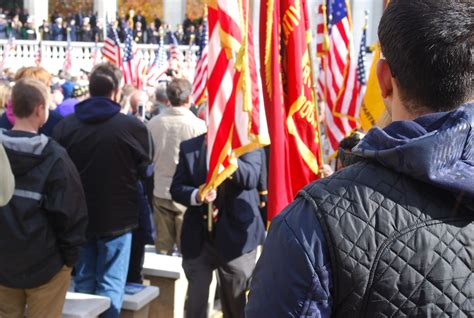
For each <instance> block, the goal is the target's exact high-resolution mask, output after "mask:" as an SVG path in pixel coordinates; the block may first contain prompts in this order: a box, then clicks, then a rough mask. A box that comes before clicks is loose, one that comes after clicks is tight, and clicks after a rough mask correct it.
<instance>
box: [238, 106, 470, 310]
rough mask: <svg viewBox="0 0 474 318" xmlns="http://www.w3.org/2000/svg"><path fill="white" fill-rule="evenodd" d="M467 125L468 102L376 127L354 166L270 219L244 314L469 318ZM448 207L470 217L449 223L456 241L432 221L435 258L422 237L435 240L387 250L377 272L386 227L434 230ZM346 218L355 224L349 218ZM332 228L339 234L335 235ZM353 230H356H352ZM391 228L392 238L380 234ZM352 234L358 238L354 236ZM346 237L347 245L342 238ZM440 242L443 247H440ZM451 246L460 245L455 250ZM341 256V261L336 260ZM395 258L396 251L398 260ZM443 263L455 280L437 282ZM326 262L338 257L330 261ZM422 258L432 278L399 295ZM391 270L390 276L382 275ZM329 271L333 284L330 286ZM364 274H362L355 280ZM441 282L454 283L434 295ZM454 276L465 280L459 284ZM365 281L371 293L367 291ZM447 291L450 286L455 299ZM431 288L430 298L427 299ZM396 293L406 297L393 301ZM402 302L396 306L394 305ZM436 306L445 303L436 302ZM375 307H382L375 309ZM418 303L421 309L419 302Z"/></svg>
mask: <svg viewBox="0 0 474 318" xmlns="http://www.w3.org/2000/svg"><path fill="white" fill-rule="evenodd" d="M473 126H474V104H466V105H464V106H462V107H460V108H459V109H458V110H456V111H453V112H449V113H434V114H429V115H425V116H422V117H419V118H417V119H416V120H414V121H400V122H394V123H392V124H391V125H389V126H388V127H387V128H385V129H383V130H382V129H379V128H374V129H372V130H371V131H370V132H369V133H368V134H367V136H366V138H364V140H363V141H361V143H360V144H359V145H358V146H356V148H354V150H353V151H354V153H355V154H356V155H357V156H359V157H360V159H361V162H360V163H357V164H355V165H354V166H351V167H348V168H345V169H343V170H342V171H340V172H338V173H336V174H334V175H333V176H331V177H329V178H326V179H323V180H319V181H316V182H314V183H312V184H311V185H309V186H308V187H306V188H305V189H304V190H303V191H302V192H301V193H300V195H299V196H298V197H297V198H296V199H295V200H294V202H293V203H291V204H290V205H289V206H288V207H287V208H286V209H285V210H284V211H282V213H281V214H280V215H279V216H277V217H276V218H275V219H274V220H273V222H272V226H271V228H270V231H269V234H268V237H267V240H266V242H265V245H264V250H263V253H262V256H261V258H260V259H259V261H258V264H257V267H256V269H255V273H254V277H253V279H252V284H251V289H250V295H249V302H248V304H247V307H246V316H247V317H249V318H253V317H314V318H316V317H331V316H340V317H344V316H346V317H349V316H351V317H357V316H358V315H359V316H376V315H377V314H378V315H381V316H393V315H394V316H430V315H432V316H438V315H441V316H442V315H447V316H459V317H469V316H470V315H471V314H473V313H474V300H473V299H474V274H472V272H473V267H474V263H472V255H473V254H472V252H474V237H473V236H472V235H470V234H468V233H471V234H472V230H473V227H472V225H473V224H474V222H473V221H472V220H473V218H474V204H473V203H474V147H473V144H474V136H473V135H474V131H473ZM451 205H454V206H455V207H456V211H462V212H463V213H467V214H468V215H470V216H467V217H465V219H467V221H465V220H461V221H459V220H458V221H459V222H461V223H462V224H461V223H460V224H458V225H457V226H456V227H453V228H455V229H458V228H459V229H460V230H459V231H458V232H456V235H454V234H450V233H451V232H452V230H451V228H450V229H444V230H443V229H442V227H443V226H445V224H443V221H439V222H438V223H440V224H438V225H439V227H438V228H436V229H435V230H433V231H432V232H433V233H435V234H433V235H432V236H433V237H431V238H430V240H431V243H433V244H435V245H434V247H433V250H435V251H437V248H438V247H437V245H440V246H442V247H443V249H441V248H439V249H441V250H442V251H441V252H438V253H439V254H438V255H436V254H435V253H432V254H429V255H428V254H427V255H423V251H422V248H421V249H420V248H419V246H418V245H416V244H421V246H423V244H425V243H424V242H420V240H422V239H426V238H427V237H428V236H429V235H431V234H426V233H422V235H421V236H420V238H421V239H419V240H418V241H417V240H415V242H412V241H410V240H409V239H406V240H405V241H403V242H404V244H405V247H403V246H402V247H399V250H397V246H393V247H392V246H390V247H389V248H388V252H387V253H385V254H386V256H387V258H389V256H390V255H391V257H392V259H393V264H392V262H387V263H389V264H382V265H384V266H385V268H384V270H383V272H381V273H379V272H377V268H376V266H374V264H376V261H380V260H382V261H383V259H384V254H383V253H382V255H381V253H377V254H376V250H375V249H377V251H379V250H381V248H380V246H382V247H384V248H385V247H387V246H388V245H389V244H388V243H390V242H391V241H390V240H388V239H387V237H390V235H393V233H390V231H391V232H395V234H398V231H400V232H402V228H404V227H405V228H408V227H409V226H410V222H412V223H413V224H414V223H416V222H418V221H420V220H422V221H425V220H426V222H427V223H429V222H431V223H433V224H434V222H435V221H433V220H435V219H436V218H438V219H439V218H441V217H444V216H445V215H444V214H446V215H447V214H448V212H446V209H448V207H450V206H451ZM324 215H327V216H324ZM331 216H332V217H333V220H331ZM346 217H348V218H350V219H351V220H352V221H351V222H349V223H347V222H345V219H346ZM410 218H412V220H411V219H410ZM354 219H355V220H357V222H354V221H353V220H354ZM441 219H442V218H441ZM321 220H325V221H324V222H321ZM327 220H328V221H327ZM359 221H360V222H359ZM331 222H333V223H332V225H331ZM339 222H340V223H339ZM358 222H359V223H358ZM322 223H324V224H322ZM385 223H386V224H385ZM402 223H408V224H404V225H402ZM431 223H430V224H431ZM325 224H329V226H326V225H325ZM338 224H340V226H341V231H340V233H339V234H337V233H336V234H335V231H334V230H335V229H336V232H337V228H338ZM359 225H360V227H367V231H366V230H365V228H364V230H360V229H357V227H358V226H359ZM350 226H353V227H355V228H348V227H350ZM387 229H388V230H389V232H388V233H385V234H384V230H385V231H386V230H387ZM463 230H464V232H463ZM436 231H438V232H436ZM425 232H426V231H425ZM350 233H359V234H357V235H356V236H355V237H354V238H351V237H350V235H351V234H350ZM367 233H369V234H370V233H372V234H370V235H373V236H374V237H370V235H369V236H367ZM374 233H375V234H374ZM420 233H421V232H420ZM423 235H424V236H423ZM450 235H451V236H452V237H453V238H452V237H451V236H450ZM414 237H416V236H414ZM349 239H352V241H350V242H348V240H349ZM395 241H396V240H395ZM387 242H388V243H387ZM440 242H441V243H443V244H438V243H440ZM445 242H448V243H445ZM451 242H455V243H456V244H457V245H456V244H454V243H453V245H452V246H451ZM384 244H385V245H384ZM410 244H412V245H413V246H418V247H417V248H414V247H412V252H413V255H411V254H410V253H408V252H407V249H406V246H411V245H410ZM426 244H427V243H426ZM446 246H447V247H446ZM453 246H456V248H454V247H453ZM444 247H445V248H444ZM344 249H346V250H345V251H344ZM341 250H342V255H344V253H346V254H345V255H346V256H347V257H346V258H344V257H341V256H340V255H341ZM453 250H454V252H457V253H454V252H452V251H453ZM469 251H471V252H470V253H471V255H470V256H469ZM338 253H339V254H338ZM403 253H407V255H409V256H407V257H406V259H405V263H404V259H403V258H400V255H402V256H403ZM417 253H418V255H422V257H421V258H420V259H417V258H416V256H417ZM393 254H397V255H396V257H393ZM333 255H336V256H333ZM438 256H439V258H443V261H442V262H438V261H437V259H436V257H438ZM397 257H398V258H397ZM429 257H432V261H433V264H430V261H429V259H428V258H429ZM449 257H452V260H451V265H452V266H453V268H455V269H456V273H457V275H458V277H445V276H443V275H445V274H446V275H452V273H450V272H452V271H453V270H452V269H451V268H450V267H449V266H450V264H449V260H450V259H449ZM469 259H471V264H470V262H469ZM331 260H338V261H340V260H343V261H342V262H341V263H339V264H331ZM397 262H398V263H400V264H398V263H397ZM410 262H411V263H410ZM423 262H427V264H429V266H431V265H433V268H432V270H433V272H429V271H428V272H427V273H428V274H426V273H425V274H424V276H425V280H422V281H420V283H419V286H418V287H420V286H422V287H423V288H420V289H421V291H419V290H417V288H416V287H417V285H416V284H415V283H414V284H413V286H412V287H411V289H409V290H408V291H404V290H403V288H404V287H403V286H402V285H403V284H402V281H403V283H406V282H407V281H410V279H414V280H416V277H414V278H413V277H411V278H407V277H404V276H403V275H404V273H405V272H404V271H405V269H406V267H407V264H408V265H410V266H413V267H416V266H418V265H419V266H420V268H423V266H425V265H426V264H424V263H423ZM382 263H383V262H382ZM382 265H380V266H382ZM435 265H436V266H438V265H439V267H436V266H435ZM397 266H398V267H397ZM443 266H444V267H443ZM469 266H471V267H470V268H469ZM382 267H383V266H382ZM425 267H426V266H425ZM394 269H395V270H394ZM392 270H394V272H393V273H392V274H391V275H388V274H387V273H389V274H390V273H391V272H390V271H392ZM417 270H419V269H417ZM419 271H420V272H421V271H422V270H419ZM335 272H337V277H339V280H338V281H335V276H334V275H336V273H335ZM407 273H411V272H407ZM463 273H465V274H464V276H463ZM431 274H432V276H436V279H435V280H434V282H433V281H430V277H431V276H430V275H431ZM384 275H385V276H384ZM386 275H388V276H386ZM397 275H398V276H397ZM344 276H345V278H344ZM360 276H363V277H362V278H361V279H359V278H357V277H360ZM341 277H342V278H341ZM347 277H349V278H350V277H352V278H350V279H348V278H347ZM386 277H388V278H386ZM466 277H467V278H466ZM440 278H441V279H440ZM351 279H352V281H351ZM443 279H446V280H450V284H445V285H442V288H446V290H443V291H442V293H441V292H440V293H441V294H440V295H435V294H436V292H437V290H436V289H437V288H438V289H439V287H436V286H437V285H436V284H437V282H438V281H442V280H443ZM456 279H464V280H462V281H463V282H464V283H459V281H456ZM377 280H380V284H378V283H379V282H378V281H377ZM390 280H392V281H393V282H390ZM467 282H470V283H467ZM358 284H362V286H357V285H358ZM371 284H372V285H373V288H372V287H371V288H372V289H371V293H372V294H371V295H368V293H367V289H369V287H370V286H372V285H371ZM427 284H429V285H427ZM369 285H370V286H369ZM380 286H382V287H380ZM387 286H388V287H387ZM433 286H434V287H433ZM425 287H426V289H425ZM377 288H381V290H377ZM391 288H393V296H392V299H388V300H387V299H383V298H382V299H381V298H380V297H379V298H377V297H378V296H379V295H380V294H383V293H390V292H391ZM456 288H457V289H456ZM448 289H453V291H452V293H451V294H450V292H451V291H450V290H448ZM395 290H396V292H395ZM431 290H434V292H433V295H435V296H433V295H431V294H430V292H429V291H431ZM396 293H398V294H400V295H402V296H403V295H404V294H403V293H405V294H406V295H404V296H403V297H401V296H400V297H399V295H398V294H396ZM428 294H429V295H428ZM452 295H455V296H452ZM414 297H415V298H416V300H415V301H413V298H414ZM430 297H435V298H434V299H430ZM450 297H451V298H450ZM462 297H464V298H462ZM399 299H402V300H400V301H399V303H397V301H398V300H399ZM438 300H439V302H441V303H444V304H445V306H444V307H443V305H439V304H436V306H434V305H433V304H432V303H435V302H437V301H438ZM370 302H372V303H370ZM377 302H379V304H382V306H381V307H377ZM417 302H419V303H417ZM423 302H427V303H424V304H423V305H420V304H421V303H423ZM369 303H370V304H369ZM387 303H389V304H390V305H387ZM386 307H394V308H386ZM362 308H366V310H367V308H369V311H366V313H365V314H361V312H362ZM407 308H408V309H407ZM383 310H392V311H390V314H387V313H382V311H383ZM342 313H344V314H342ZM394 313H395V314H394ZM348 314H349V316H347V315H348ZM471 317H472V316H471Z"/></svg>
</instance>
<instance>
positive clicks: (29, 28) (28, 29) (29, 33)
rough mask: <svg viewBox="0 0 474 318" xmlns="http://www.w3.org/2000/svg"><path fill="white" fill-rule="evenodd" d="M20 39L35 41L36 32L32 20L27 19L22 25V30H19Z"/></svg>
mask: <svg viewBox="0 0 474 318" xmlns="http://www.w3.org/2000/svg"><path fill="white" fill-rule="evenodd" d="M21 38H22V39H25V40H36V31H35V26H34V25H33V19H32V18H28V20H27V21H26V23H24V24H23V28H22V29H21Z"/></svg>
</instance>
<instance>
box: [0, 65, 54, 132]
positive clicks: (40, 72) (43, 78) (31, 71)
mask: <svg viewBox="0 0 474 318" xmlns="http://www.w3.org/2000/svg"><path fill="white" fill-rule="evenodd" d="M27 77H31V78H34V79H37V80H39V81H40V82H42V83H43V84H45V85H46V87H51V74H49V72H48V71H47V70H45V69H44V68H42V67H36V66H31V67H24V68H21V69H19V70H18V72H16V74H15V81H18V80H20V79H22V78H27ZM48 100H49V99H48ZM51 103H52V101H51ZM51 106H52V105H50V109H51V108H52V107H51ZM62 118H63V117H62V116H61V115H60V114H59V113H58V112H56V111H50V112H49V116H48V120H47V121H46V123H45V124H44V125H43V126H41V127H40V129H39V133H40V134H45V135H46V136H51V134H52V132H53V128H54V127H55V126H56V125H57V123H58V122H59V121H60V120H61V119H62ZM15 122H16V118H15V114H14V113H13V108H12V105H11V102H10V103H8V104H7V111H6V112H5V113H4V114H3V115H2V117H0V128H4V129H12V127H13V126H14V125H15Z"/></svg>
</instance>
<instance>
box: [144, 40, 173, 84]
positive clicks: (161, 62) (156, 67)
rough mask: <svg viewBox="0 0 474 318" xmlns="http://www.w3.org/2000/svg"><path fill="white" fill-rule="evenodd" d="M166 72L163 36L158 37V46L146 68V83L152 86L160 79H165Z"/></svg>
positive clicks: (166, 62) (166, 63)
mask: <svg viewBox="0 0 474 318" xmlns="http://www.w3.org/2000/svg"><path fill="white" fill-rule="evenodd" d="M167 70H168V60H167V56H166V48H165V42H164V39H163V35H160V45H159V46H158V48H157V49H156V50H155V57H154V59H153V62H152V63H151V65H150V66H149V68H148V72H147V76H146V82H147V83H148V84H151V85H152V86H154V84H156V83H158V81H159V80H160V79H162V78H165V74H166V71H167Z"/></svg>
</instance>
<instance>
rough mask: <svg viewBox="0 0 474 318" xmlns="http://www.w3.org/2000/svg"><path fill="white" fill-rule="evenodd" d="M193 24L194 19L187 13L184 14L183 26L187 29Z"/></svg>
mask: <svg viewBox="0 0 474 318" xmlns="http://www.w3.org/2000/svg"><path fill="white" fill-rule="evenodd" d="M192 24H193V21H191V19H190V18H189V16H188V15H187V14H186V15H185V16H184V21H183V28H184V29H185V30H187V29H188V28H189V27H190V26H191V25H192Z"/></svg>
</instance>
